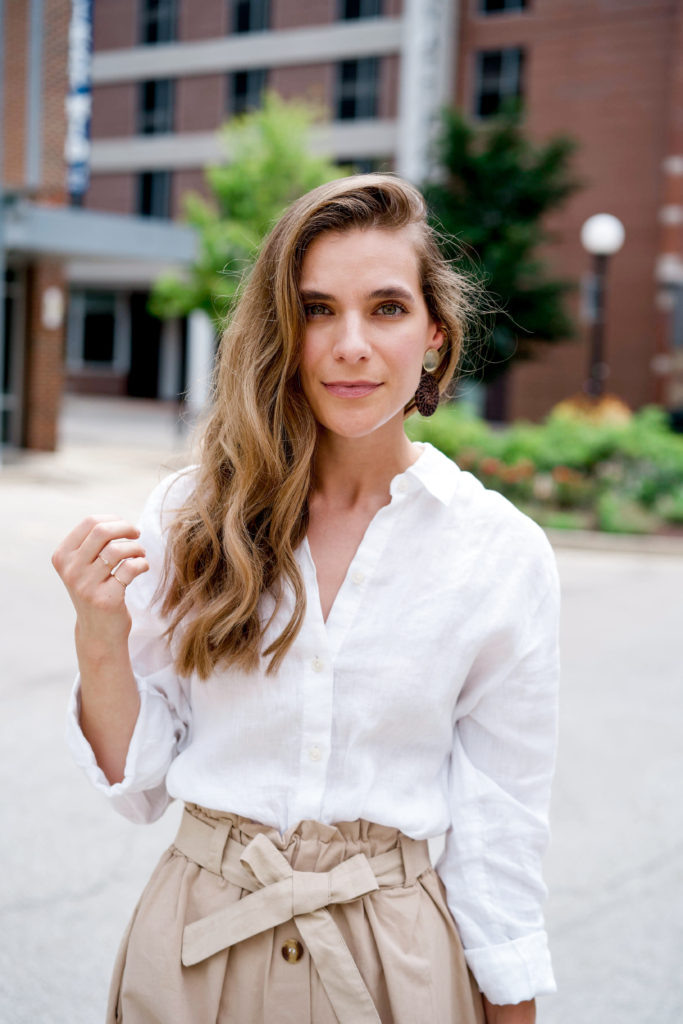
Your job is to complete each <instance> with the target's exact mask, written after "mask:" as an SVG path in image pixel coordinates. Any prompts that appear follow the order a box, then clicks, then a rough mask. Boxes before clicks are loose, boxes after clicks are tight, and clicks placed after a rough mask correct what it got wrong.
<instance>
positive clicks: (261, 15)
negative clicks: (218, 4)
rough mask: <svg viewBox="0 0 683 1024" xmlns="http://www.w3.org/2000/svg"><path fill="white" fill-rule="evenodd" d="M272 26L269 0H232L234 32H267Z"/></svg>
mask: <svg viewBox="0 0 683 1024" xmlns="http://www.w3.org/2000/svg"><path fill="white" fill-rule="evenodd" d="M268 28H270V4H269V3H268V0H232V30H233V32H265V31H266V29H268Z"/></svg>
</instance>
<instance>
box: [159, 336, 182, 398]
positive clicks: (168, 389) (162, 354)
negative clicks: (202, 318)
mask: <svg viewBox="0 0 683 1024" xmlns="http://www.w3.org/2000/svg"><path fill="white" fill-rule="evenodd" d="M181 343H182V338H181V332H180V320H163V321H162V324H161V345H160V348H159V398H163V399H173V400H175V399H177V397H178V389H179V387H180V360H181V354H182V353H181Z"/></svg>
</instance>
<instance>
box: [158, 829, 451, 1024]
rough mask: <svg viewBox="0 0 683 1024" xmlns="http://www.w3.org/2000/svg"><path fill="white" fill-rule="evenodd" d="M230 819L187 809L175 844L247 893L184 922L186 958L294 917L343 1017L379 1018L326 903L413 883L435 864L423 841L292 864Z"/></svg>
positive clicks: (201, 956)
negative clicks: (240, 837)
mask: <svg viewBox="0 0 683 1024" xmlns="http://www.w3.org/2000/svg"><path fill="white" fill-rule="evenodd" d="M230 828H231V826H230V824H229V822H225V821H221V820H220V819H217V820H216V822H215V823H213V824H208V823H207V822H205V821H202V820H201V819H200V818H198V817H196V816H195V815H194V814H191V813H190V812H189V811H188V810H187V809H186V810H185V813H184V814H183V817H182V820H181V823H180V829H179V831H178V835H177V836H176V839H175V842H174V845H175V847H176V849H177V850H179V851H180V852H181V853H182V854H184V855H185V856H186V857H187V858H188V859H189V860H192V861H194V862H195V863H197V864H199V865H200V866H201V867H204V868H207V869H208V870H210V871H213V872H214V873H215V874H219V875H222V876H223V877H224V878H226V879H227V880H228V881H229V882H231V883H232V884H233V885H238V886H239V887H240V888H241V889H244V890H246V891H247V892H248V894H249V895H247V896H244V897H243V898H242V899H240V900H238V901H236V902H235V903H232V904H230V906H228V907H225V908H224V909H223V910H218V911H216V912H215V913H213V914H209V915H208V916H207V917H203V918H201V919H200V920H199V921H193V922H192V923H191V924H188V925H186V926H185V929H184V931H183V947H182V962H183V964H184V965H185V966H186V967H190V966H192V965H193V964H197V963H200V962H201V961H202V960H206V959H207V957H210V956H213V955H214V953H218V952H219V951H220V950H223V949H227V948H228V947H229V946H232V945H234V944H235V943H236V942H242V941H243V940H244V939H248V938H250V937H251V936H252V935H258V934H259V933H260V932H264V931H266V930H267V929H269V928H274V927H276V926H277V925H280V924H284V923H285V922H286V921H290V920H292V919H294V921H295V923H296V926H297V928H298V929H299V932H300V933H301V937H302V938H303V940H304V941H305V942H306V944H307V946H308V951H309V953H310V956H311V959H312V961H313V963H314V964H315V968H316V970H317V972H318V975H319V977H320V980H321V982H322V984H323V986H324V988H325V991H326V993H327V997H328V999H329V1000H330V1003H331V1004H332V1008H333V1010H334V1012H335V1014H336V1015H337V1018H338V1019H339V1021H340V1022H341V1024H380V1018H379V1015H378V1013H377V1010H376V1009H375V1006H374V1003H373V1002H372V999H371V997H370V993H369V992H368V990H367V988H366V985H365V982H364V981H363V979H362V977H361V974H360V971H359V970H358V967H357V966H356V963H355V961H354V959H353V957H352V955H351V953H350V951H349V948H348V946H347V945H346V943H345V942H344V939H343V937H342V934H341V932H340V931H339V928H338V927H337V925H336V924H335V922H334V919H333V917H332V915H331V914H330V912H329V911H328V910H327V909H326V908H327V907H328V906H329V905H330V904H332V903H347V902H350V901H351V900H355V899H358V898H359V897H361V896H365V895H366V894H367V893H370V892H375V891H377V890H378V889H379V888H380V887H386V886H395V885H405V884H412V883H413V882H414V880H415V879H416V878H417V877H418V875H420V874H422V872H423V871H426V870H427V869H428V868H429V867H430V866H431V864H430V860H429V853H428V848H427V843H426V841H424V840H423V841H416V840H414V839H409V838H408V837H407V836H403V835H400V846H398V847H396V848H395V849H393V850H389V851H387V852H386V853H380V854H378V855H377V856H375V857H366V855H365V854H364V853H357V854H355V855H354V856H352V857H349V858H348V860H345V861H342V862H341V863H340V864H337V865H336V866H335V867H333V868H332V869H331V870H329V871H295V870H294V869H293V868H292V865H291V864H290V863H289V861H288V860H287V858H286V857H285V856H283V854H282V853H281V852H280V851H279V850H278V849H277V848H276V847H275V846H274V844H273V843H272V842H271V840H270V839H268V837H267V836H265V835H264V834H263V833H261V832H259V833H257V834H256V835H255V836H254V838H253V839H252V840H251V841H250V842H249V843H248V844H247V845H246V846H243V845H242V844H241V843H238V842H236V841H235V840H234V839H231V838H230Z"/></svg>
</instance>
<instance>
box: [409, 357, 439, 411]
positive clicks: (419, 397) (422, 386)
mask: <svg viewBox="0 0 683 1024" xmlns="http://www.w3.org/2000/svg"><path fill="white" fill-rule="evenodd" d="M440 364H441V358H440V356H439V350H438V348H428V349H427V351H426V352H425V354H424V359H423V360H422V376H421V377H420V383H419V384H418V385H417V391H416V392H415V405H416V406H417V411H418V412H419V414H420V416H433V415H434V413H435V412H436V410H437V406H438V404H439V384H438V381H437V379H436V377H434V376H433V374H434V372H435V371H436V370H438V368H439V366H440Z"/></svg>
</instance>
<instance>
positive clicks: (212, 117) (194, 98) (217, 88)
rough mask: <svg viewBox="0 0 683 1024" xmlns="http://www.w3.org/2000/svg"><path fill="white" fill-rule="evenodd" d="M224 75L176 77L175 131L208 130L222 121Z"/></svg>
mask: <svg viewBox="0 0 683 1024" xmlns="http://www.w3.org/2000/svg"><path fill="white" fill-rule="evenodd" d="M226 93H227V76H226V75H220V74H218V75H197V76H194V75H193V76H192V77H188V78H179V79H177V80H176V86H175V130H176V131H177V132H211V131H215V129H216V128H217V126H218V125H220V124H222V123H223V121H224V120H225V117H226V114H225V106H226V103H225V97H226Z"/></svg>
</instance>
